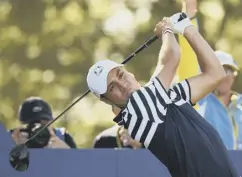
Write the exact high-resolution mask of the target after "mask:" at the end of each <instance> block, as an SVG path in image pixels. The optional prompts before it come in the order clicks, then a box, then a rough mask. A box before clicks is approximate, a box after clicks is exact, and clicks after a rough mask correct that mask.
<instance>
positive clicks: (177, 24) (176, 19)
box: [170, 13, 193, 35]
mask: <svg viewBox="0 0 242 177" xmlns="http://www.w3.org/2000/svg"><path fill="white" fill-rule="evenodd" d="M170 20H171V23H172V27H173V31H174V33H180V34H182V35H183V34H184V31H185V29H186V27H188V26H193V24H192V22H191V21H190V19H189V17H188V16H187V15H186V14H185V13H176V14H174V15H172V16H171V17H170Z"/></svg>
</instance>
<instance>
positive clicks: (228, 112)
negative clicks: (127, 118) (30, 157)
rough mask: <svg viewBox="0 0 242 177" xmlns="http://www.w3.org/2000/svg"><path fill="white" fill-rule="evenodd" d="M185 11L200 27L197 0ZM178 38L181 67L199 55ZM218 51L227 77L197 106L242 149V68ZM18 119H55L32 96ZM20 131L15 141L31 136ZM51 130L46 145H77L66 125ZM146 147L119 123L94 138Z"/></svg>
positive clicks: (232, 146)
mask: <svg viewBox="0 0 242 177" xmlns="http://www.w3.org/2000/svg"><path fill="white" fill-rule="evenodd" d="M182 10H183V11H185V12H186V13H187V14H188V15H189V17H190V18H191V19H193V23H194V25H195V26H197V28H198V29H199V26H198V21H197V18H196V13H197V2H196V0H186V1H184V2H183V8H182ZM178 38H179V42H180V46H181V50H182V60H181V64H180V68H179V70H181V68H182V67H183V68H186V67H188V66H185V65H184V64H183V63H184V62H186V60H194V61H196V60H195V58H194V57H196V56H194V53H193V51H192V50H191V48H190V47H189V46H188V45H187V43H186V41H185V40H184V39H183V38H182V37H181V36H178ZM215 54H216V56H217V58H218V59H219V61H220V63H221V65H223V67H224V70H225V72H226V74H227V75H226V78H225V79H224V80H223V81H222V82H221V84H220V86H219V87H218V88H217V89H216V90H214V92H212V93H210V94H209V95H207V96H206V97H205V98H204V99H202V100H201V101H200V102H198V103H197V105H195V106H194V108H195V109H196V110H197V111H198V112H199V113H200V114H201V115H202V116H203V117H204V119H206V120H207V121H208V122H209V123H210V124H211V125H212V126H213V127H214V128H215V129H216V130H217V131H218V133H219V135H220V136H221V138H222V140H223V142H224V144H225V146H226V147H227V149H228V150H242V94H240V93H237V92H235V91H234V90H233V89H232V88H233V85H234V82H235V79H236V76H237V75H238V72H239V70H240V68H239V66H238V65H237V64H236V63H235V60H234V57H233V56H232V55H231V54H229V53H227V52H226V51H221V50H219V49H218V50H217V51H216V52H215ZM187 56H188V57H187ZM241 57H242V56H241ZM194 61H192V62H194ZM197 66H198V64H196V63H194V64H193V67H194V68H196V67H197ZM192 71H193V72H191V73H189V74H190V75H196V74H199V68H197V70H192ZM183 75H184V74H183ZM182 77H183V76H182V74H180V79H181V78H182ZM110 111H111V109H110ZM112 111H113V113H114V115H116V116H117V115H118V114H119V112H120V109H119V108H117V107H115V106H113V107H112ZM18 118H19V120H20V122H21V124H30V123H31V122H40V123H42V124H47V123H48V122H49V121H51V120H53V116H52V110H51V106H50V105H49V104H48V103H47V102H46V101H45V100H44V99H42V98H39V97H29V98H27V99H26V100H24V101H23V103H22V104H21V105H20V107H19V113H18ZM21 127H22V126H21ZM20 130H21V128H20V127H18V128H14V129H13V130H11V131H10V132H11V133H12V137H13V140H14V141H15V142H16V143H17V144H19V143H21V142H24V141H25V140H26V139H27V138H28V134H26V132H25V133H24V132H21V131H20ZM49 131H50V132H51V139H50V141H49V144H48V145H47V146H46V147H49V148H77V146H76V142H75V141H74V138H73V137H72V136H71V135H70V134H69V133H68V132H67V130H66V129H65V128H53V129H52V128H50V129H49ZM143 147H144V146H143V145H142V144H140V143H138V142H136V141H134V140H133V139H132V138H131V137H130V136H129V135H128V132H127V130H125V129H124V127H122V126H118V125H114V126H112V127H109V128H107V129H105V130H103V131H101V132H100V134H98V135H96V138H95V139H94V140H93V148H133V149H139V148H143Z"/></svg>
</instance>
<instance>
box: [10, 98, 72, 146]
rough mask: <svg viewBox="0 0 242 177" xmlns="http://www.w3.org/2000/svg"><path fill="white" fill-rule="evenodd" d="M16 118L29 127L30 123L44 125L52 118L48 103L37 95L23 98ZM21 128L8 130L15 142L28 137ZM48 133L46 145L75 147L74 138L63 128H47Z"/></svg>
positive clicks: (20, 141)
mask: <svg viewBox="0 0 242 177" xmlns="http://www.w3.org/2000/svg"><path fill="white" fill-rule="evenodd" d="M18 118H19V120H20V122H21V123H22V124H23V125H24V124H27V127H31V126H30V125H34V124H36V123H39V124H41V125H46V124H48V123H49V122H50V121H52V120H53V116H52V110H51V107H50V105H49V104H48V103H47V102H46V101H44V100H43V99H42V98H39V97H29V98H27V99H26V100H24V101H23V103H22V104H21V105H20V107H19V114H18ZM32 128H34V127H32ZM23 129H24V128H23V127H22V126H21V127H18V128H15V129H13V130H10V132H11V133H12V137H13V140H14V141H15V143H16V144H20V143H23V142H25V141H26V139H27V138H28V137H29V134H28V133H27V132H26V131H22V130H23ZM25 129H26V128H25ZM49 133H50V140H49V143H48V145H47V146H46V147H48V148H76V143H75V142H74V139H73V138H72V136H71V135H70V134H69V133H68V132H67V131H66V129H65V128H49Z"/></svg>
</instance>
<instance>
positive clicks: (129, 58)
mask: <svg viewBox="0 0 242 177" xmlns="http://www.w3.org/2000/svg"><path fill="white" fill-rule="evenodd" d="M156 39H158V37H157V36H152V37H151V38H150V39H149V40H148V41H146V42H145V43H144V44H143V45H142V46H140V47H139V48H138V49H137V50H136V51H134V52H133V53H132V54H131V55H129V56H128V57H127V58H126V59H125V60H124V61H123V62H122V63H121V64H125V63H127V62H128V61H129V60H131V59H132V58H134V57H135V56H136V55H137V54H138V53H139V52H141V51H142V50H143V49H144V48H147V47H148V46H149V45H150V44H152V43H153V42H154V41H155V40H156ZM89 93H90V90H87V91H86V92H85V93H84V94H83V95H81V96H80V97H79V98H78V99H77V100H76V101H74V102H73V103H72V104H70V105H69V106H68V107H67V108H66V109H65V110H64V111H63V112H61V113H60V114H59V115H58V116H57V117H56V118H55V119H53V120H52V121H51V122H49V123H48V124H46V125H45V126H44V127H42V128H41V129H40V130H39V131H38V132H36V133H35V134H34V135H33V136H32V137H30V138H29V139H28V140H27V141H26V142H25V144H27V143H28V142H30V141H31V140H33V139H34V138H35V137H37V136H38V135H39V134H40V133H41V132H42V131H43V130H44V129H46V128H47V127H49V126H50V125H51V124H53V123H54V122H55V121H57V120H58V119H59V118H60V117H61V116H62V115H64V114H65V113H66V112H67V111H68V110H70V109H71V108H72V107H73V106H74V105H75V104H77V103H78V102H79V101H80V100H81V99H82V98H84V97H85V96H87V95H88V94H89Z"/></svg>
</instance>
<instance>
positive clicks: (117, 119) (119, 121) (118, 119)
mask: <svg viewBox="0 0 242 177" xmlns="http://www.w3.org/2000/svg"><path fill="white" fill-rule="evenodd" d="M125 114H126V112H123V110H121V111H120V112H119V114H118V115H117V116H116V117H114V119H113V121H114V122H116V123H117V124H118V125H124V121H123V116H125Z"/></svg>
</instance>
